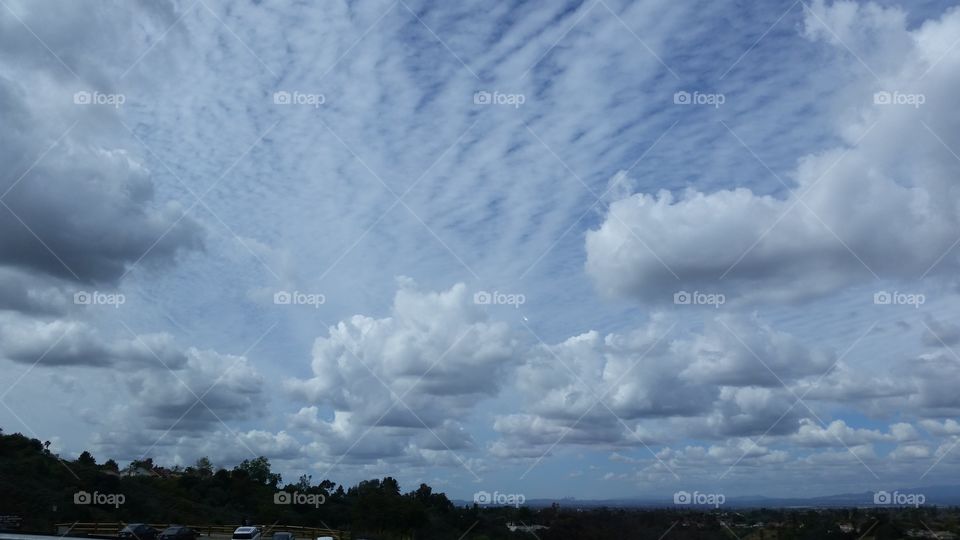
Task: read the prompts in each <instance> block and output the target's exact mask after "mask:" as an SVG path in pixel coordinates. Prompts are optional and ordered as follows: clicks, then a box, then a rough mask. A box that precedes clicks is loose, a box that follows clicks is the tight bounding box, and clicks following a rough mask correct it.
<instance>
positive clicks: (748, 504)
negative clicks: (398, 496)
mask: <svg viewBox="0 0 960 540" xmlns="http://www.w3.org/2000/svg"><path fill="white" fill-rule="evenodd" d="M877 493H879V492H874V491H864V492H861V493H843V494H839V495H826V496H820V497H762V496H742V497H732V496H731V497H726V498H725V499H724V501H723V504H722V505H720V507H722V508H760V507H763V508H838V507H854V506H858V507H883V506H914V503H915V502H917V501H922V505H923V506H960V486H957V485H954V486H929V487H918V488H905V489H896V490H889V491H884V492H883V493H886V494H887V496H886V497H884V496H883V495H882V494H881V495H880V496H879V500H878V501H877V502H875V501H874V497H875V496H876V495H877ZM921 496H922V499H921V498H920V497H921ZM453 502H454V504H456V505H458V506H463V505H472V504H473V501H464V500H454V501H453ZM554 503H557V504H559V505H560V506H562V507H565V508H598V507H604V506H606V507H609V508H678V509H680V508H685V507H689V508H713V507H714V505H713V504H709V505H708V504H677V503H675V502H674V500H673V494H670V496H669V497H666V498H662V499H661V498H641V497H637V498H621V499H575V498H572V497H571V498H563V499H529V500H527V501H525V502H524V506H529V507H531V508H542V507H546V506H550V505H552V504H554Z"/></svg>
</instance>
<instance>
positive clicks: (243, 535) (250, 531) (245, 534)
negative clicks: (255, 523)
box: [233, 527, 260, 540]
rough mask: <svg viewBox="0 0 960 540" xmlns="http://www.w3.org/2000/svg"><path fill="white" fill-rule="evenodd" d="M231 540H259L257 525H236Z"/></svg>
mask: <svg viewBox="0 0 960 540" xmlns="http://www.w3.org/2000/svg"><path fill="white" fill-rule="evenodd" d="M233 540H260V528H259V527H237V530H235V531H233Z"/></svg>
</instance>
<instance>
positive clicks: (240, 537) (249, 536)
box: [233, 532, 253, 540]
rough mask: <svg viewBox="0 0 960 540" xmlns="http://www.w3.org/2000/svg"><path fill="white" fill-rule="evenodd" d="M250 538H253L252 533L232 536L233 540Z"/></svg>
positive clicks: (247, 539) (248, 539)
mask: <svg viewBox="0 0 960 540" xmlns="http://www.w3.org/2000/svg"><path fill="white" fill-rule="evenodd" d="M251 538H253V533H246V532H243V533H234V534H233V540H250V539H251Z"/></svg>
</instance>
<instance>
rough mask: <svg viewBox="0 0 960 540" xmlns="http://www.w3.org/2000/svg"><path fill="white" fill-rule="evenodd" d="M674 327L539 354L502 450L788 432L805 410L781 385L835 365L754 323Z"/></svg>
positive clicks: (585, 337) (719, 321) (507, 424)
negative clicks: (520, 409) (680, 329)
mask: <svg viewBox="0 0 960 540" xmlns="http://www.w3.org/2000/svg"><path fill="white" fill-rule="evenodd" d="M672 329H673V325H672V324H671V323H670V322H669V320H668V319H667V318H666V317H664V316H658V317H654V318H653V319H652V320H651V321H650V322H649V324H647V325H646V326H645V327H642V328H639V329H637V330H635V331H633V332H631V333H628V334H609V335H607V336H601V335H600V334H599V333H598V332H588V333H585V334H582V335H580V336H575V337H572V338H569V339H567V340H566V341H564V342H561V343H559V344H556V345H543V346H541V347H538V348H535V349H534V350H533V351H532V352H531V354H530V357H529V358H528V360H527V361H526V362H525V363H524V364H523V365H522V366H521V367H520V368H519V369H518V370H517V379H516V384H517V388H518V390H519V391H520V394H521V395H522V396H526V400H527V402H526V412H525V413H522V414H514V415H505V416H501V417H498V419H497V420H496V423H495V424H494V429H495V430H496V431H498V432H499V433H500V435H501V436H502V440H501V441H499V442H498V443H497V444H496V445H495V446H494V447H493V448H494V450H495V451H496V452H497V453H498V454H499V455H509V453H510V449H516V451H517V452H519V453H520V455H526V454H529V453H530V450H529V449H530V448H531V447H536V448H540V449H541V453H542V452H543V451H544V450H545V449H547V448H549V447H551V446H552V445H554V444H556V443H557V441H561V440H562V442H564V443H565V444H585V445H631V446H636V445H640V444H648V445H649V444H652V443H660V442H662V441H661V440H660V439H662V435H661V437H656V436H651V433H660V434H663V433H671V434H672V437H673V438H679V437H682V436H684V435H686V436H694V435H695V436H699V437H707V438H725V437H734V436H743V435H759V434H762V433H765V432H767V431H768V430H769V431H770V432H772V433H773V434H780V433H789V432H791V431H795V430H796V426H797V422H798V420H799V418H800V417H801V414H800V412H801V411H800V410H798V409H797V408H794V407H791V405H792V404H793V402H794V401H795V397H793V395H792V394H791V393H790V392H789V391H788V390H787V389H785V388H784V387H783V385H793V384H795V383H796V382H797V381H799V380H802V379H804V378H806V377H808V376H813V375H823V373H824V372H825V371H826V370H827V369H828V368H829V367H830V365H831V364H832V357H831V355H830V354H828V353H826V352H823V351H819V350H811V349H810V348H808V347H806V346H804V345H803V344H801V343H800V342H799V340H797V339H796V338H793V337H792V336H789V335H787V334H784V333H781V332H775V331H773V330H771V329H770V328H768V327H765V326H763V325H761V324H759V322H758V321H756V320H753V319H749V318H738V317H730V316H723V317H716V318H714V319H711V320H709V321H708V322H707V324H706V325H705V327H704V329H703V331H702V332H699V333H697V332H688V333H686V334H680V333H677V335H674V333H673V332H672ZM755 355H756V356H755ZM764 363H766V364H767V367H764ZM768 368H769V369H768Z"/></svg>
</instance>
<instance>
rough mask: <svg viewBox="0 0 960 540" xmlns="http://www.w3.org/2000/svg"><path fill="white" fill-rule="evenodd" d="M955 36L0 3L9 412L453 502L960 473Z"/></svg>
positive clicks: (181, 454) (616, 19)
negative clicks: (441, 494) (428, 489)
mask: <svg viewBox="0 0 960 540" xmlns="http://www.w3.org/2000/svg"><path fill="white" fill-rule="evenodd" d="M48 4H49V5H48ZM958 38H960V12H958V11H957V9H956V8H955V7H954V3H952V2H939V1H923V2H910V3H908V4H902V5H900V4H897V3H895V2H880V3H868V2H824V1H810V2H806V1H797V2H768V3H763V4H762V5H759V6H749V7H747V6H744V5H742V4H740V3H738V2H682V3H677V2H666V1H646V2H616V1H613V0H609V1H608V0H596V1H589V0H588V1H586V2H573V3H560V2H557V3H548V4H547V5H538V4H535V3H523V2H517V3H498V4H496V5H489V4H487V3H479V2H458V3H455V5H446V4H445V3H431V2H414V1H407V0H403V1H396V2H391V1H374V2H366V1H357V2H323V3H319V4H316V5H314V4H312V3H290V2H285V3H276V2H249V1H244V2H237V3H226V2H223V3H218V2H213V1H209V0H202V1H196V2H193V1H190V0H187V1H184V2H178V1H174V2H149V3H147V2H144V3H129V2H115V3H114V2H100V1H85V2H62V1H51V2H20V1H14V0H2V1H0V43H2V48H0V110H2V111H3V112H2V114H3V118H4V120H5V122H4V123H5V125H6V128H5V129H4V130H3V132H2V133H0V137H2V139H3V140H2V145H0V147H2V150H0V153H2V156H3V159H4V163H6V164H7V167H6V171H5V173H4V174H3V180H2V183H0V188H2V191H0V193H2V195H0V202H3V203H4V204H3V208H0V213H2V214H3V215H2V217H0V220H2V226H3V230H4V231H5V232H4V235H3V238H2V239H0V318H2V320H3V324H2V325H0V363H2V365H3V367H4V373H6V375H5V376H4V381H3V384H2V385H0V404H2V405H3V406H2V407H0V426H2V427H3V428H4V429H5V430H6V431H23V432H25V433H30V434H33V435H35V436H37V437H39V438H42V439H51V440H53V441H54V445H55V447H56V448H57V449H58V450H59V451H60V452H61V453H62V454H63V455H68V456H72V455H76V454H79V452H81V451H82V450H84V449H89V450H91V451H92V452H93V453H94V454H95V455H96V456H98V457H101V458H106V457H108V456H109V457H115V458H118V459H120V460H124V461H126V460H131V459H137V458H140V457H142V456H151V457H153V458H154V459H155V460H157V461H160V462H166V463H181V464H190V463H192V462H193V461H194V460H195V459H196V458H198V457H200V456H203V455H208V456H210V457H211V459H212V460H213V461H214V462H215V463H216V464H219V465H223V466H232V465H233V464H234V463H236V462H238V461H239V460H242V459H244V458H248V457H251V456H255V455H266V456H268V457H270V459H271V461H272V462H273V463H274V465H275V467H276V468H278V469H279V470H280V471H282V472H283V473H284V475H285V477H286V478H287V479H288V480H294V479H295V477H296V476H297V475H299V474H300V473H302V472H306V473H309V474H312V475H313V476H314V478H315V479H320V478H325V477H330V478H332V479H333V480H335V481H338V482H342V483H348V484H349V483H351V482H355V481H358V480H360V479H363V478H368V477H373V476H382V475H392V476H396V477H398V478H399V479H400V481H401V483H402V484H403V485H404V486H411V485H413V484H414V483H415V482H421V481H424V482H428V483H430V484H431V485H434V486H436V487H437V488H439V489H442V490H445V491H447V492H448V493H449V494H451V495H452V496H455V497H458V498H465V499H468V498H471V497H472V494H473V493H475V492H477V491H479V490H485V491H489V492H494V491H499V492H501V493H522V494H524V495H525V496H526V497H527V498H532V497H564V496H575V497H582V498H607V497H624V496H657V497H665V496H667V495H669V494H672V493H673V492H674V491H676V490H678V489H686V490H688V491H694V490H698V489H699V490H700V491H704V490H708V489H712V490H722V491H723V492H724V493H728V494H747V493H750V494H765V495H782V494H786V493H790V494H796V493H804V494H811V495H813V494H821V493H837V492H843V491H859V490H864V489H894V488H897V487H903V486H915V485H930V484H944V483H950V479H951V478H954V477H955V476H954V475H955V474H956V472H957V466H958V460H960V457H958V456H960V452H954V451H953V450H954V448H953V447H954V445H955V444H956V442H957V441H960V439H958V436H960V427H958V424H957V423H956V417H957V413H958V410H960V402H958V401H957V398H956V392H955V386H956V385H955V382H956V381H957V380H958V379H957V376H958V375H960V369H958V363H960V356H958V355H957V353H956V352H955V348H956V347H957V346H958V343H960V326H958V325H957V324H956V322H955V320H956V317H955V316H956V309H955V307H954V306H955V305H956V302H955V301H956V297H957V290H958V289H957V282H956V278H955V276H956V275H957V274H956V270H957V269H958V265H960V259H958V255H957V254H958V249H960V248H958V247H957V240H958V237H960V207H958V204H957V201H958V200H960V199H958V189H960V188H958V187H957V182H956V180H957V174H956V171H957V170H958V169H957V165H958V162H960V157H958V153H960V118H958V117H957V115H956V113H955V110H956V107H955V105H956V96H955V93H954V92H953V88H956V84H957V83H958V82H960V81H957V80H956V79H957V73H960V70H958V69H957V67H958V66H957V64H958V63H960V47H958V46H957V43H958ZM878 93H879V94H878ZM287 98H289V102H287ZM885 100H887V101H889V102H887V101H885ZM684 292H685V293H687V294H688V296H684V294H683V293H684ZM885 292H888V293H891V295H889V296H886V295H885V294H884V293H885ZM78 293H79V294H80V296H79V297H77V294H78ZM485 293H491V294H490V295H486V294H485ZM493 293H497V294H493ZM892 293H899V294H892ZM288 294H289V296H287V295H288ZM678 294H679V296H676V295H678ZM488 298H489V299H491V301H490V302H486V301H485V300H486V299H488ZM118 299H119V300H118ZM285 299H290V302H289V303H286V302H285ZM685 299H691V301H690V302H686V301H685ZM886 299H889V300H890V302H889V303H887V302H886ZM121 302H122V303H121ZM697 304H701V305H697ZM801 479H802V481H803V487H799V486H798V482H799V481H800V480H801ZM777 486H780V487H777Z"/></svg>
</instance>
